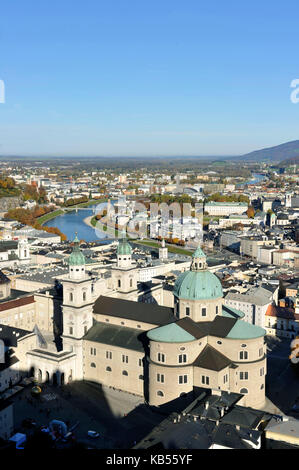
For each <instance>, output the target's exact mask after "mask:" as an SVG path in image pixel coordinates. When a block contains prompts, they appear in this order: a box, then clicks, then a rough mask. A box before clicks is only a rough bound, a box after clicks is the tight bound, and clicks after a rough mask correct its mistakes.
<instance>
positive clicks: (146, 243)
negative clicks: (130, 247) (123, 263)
mask: <svg viewBox="0 0 299 470" xmlns="http://www.w3.org/2000/svg"><path fill="white" fill-rule="evenodd" d="M83 222H84V223H85V224H86V225H88V226H89V227H92V228H95V225H96V222H97V221H96V218H95V216H89V217H86V218H85V219H84V220H83ZM101 230H102V231H104V232H105V231H107V228H106V227H105V226H103V228H102V229H101ZM119 233H120V232H118V231H117V230H115V234H116V236H117V235H118V234H119ZM127 238H128V240H132V242H134V243H136V244H138V245H143V246H150V247H153V248H160V247H161V244H160V243H158V242H155V241H152V240H136V239H134V238H130V236H127ZM166 246H167V248H168V251H169V253H175V254H179V255H186V256H192V253H193V251H190V250H185V249H184V248H180V247H177V246H173V245H169V244H167V245H166Z"/></svg>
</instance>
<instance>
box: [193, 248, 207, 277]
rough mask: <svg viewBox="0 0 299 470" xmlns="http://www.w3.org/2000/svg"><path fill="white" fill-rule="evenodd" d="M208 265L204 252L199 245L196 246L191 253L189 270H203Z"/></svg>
mask: <svg viewBox="0 0 299 470" xmlns="http://www.w3.org/2000/svg"><path fill="white" fill-rule="evenodd" d="M207 267H208V265H207V257H206V255H205V253H204V252H203V251H202V249H201V247H200V245H198V247H197V248H196V250H195V251H194V253H193V255H192V262H191V266H190V270H191V271H204V270H206V269H207Z"/></svg>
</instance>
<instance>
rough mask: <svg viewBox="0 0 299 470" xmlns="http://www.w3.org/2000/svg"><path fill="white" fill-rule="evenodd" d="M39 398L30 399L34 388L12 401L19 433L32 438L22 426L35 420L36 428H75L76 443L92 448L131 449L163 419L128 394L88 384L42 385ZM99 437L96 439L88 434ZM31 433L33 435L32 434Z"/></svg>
mask: <svg viewBox="0 0 299 470" xmlns="http://www.w3.org/2000/svg"><path fill="white" fill-rule="evenodd" d="M41 387H42V393H41V396H40V397H39V398H34V397H32V396H31V388H32V385H31V386H30V385H29V386H27V387H26V388H24V390H22V391H21V392H19V393H18V394H17V395H15V396H14V397H12V401H13V402H14V423H15V431H16V432H25V433H26V434H28V433H29V434H30V431H29V430H28V429H25V428H24V427H23V426H22V422H23V420H24V419H26V418H32V419H33V420H34V421H36V423H37V426H36V427H40V426H43V425H44V426H48V425H49V422H50V421H51V420H53V419H57V420H62V421H64V422H65V423H66V425H67V427H68V429H70V428H72V427H75V430H74V435H75V437H76V440H77V442H79V443H81V444H83V445H84V446H86V447H89V448H96V449H113V448H130V447H132V446H133V445H134V442H135V441H136V442H137V441H138V440H140V439H141V438H142V437H143V436H144V435H145V434H147V432H149V431H150V430H151V429H152V427H153V426H155V425H157V424H158V423H159V422H160V421H161V420H162V419H163V417H162V416H160V415H157V414H156V413H153V412H152V411H151V410H150V409H149V408H148V407H146V406H145V405H144V404H143V399H142V398H141V397H137V396H135V395H131V394H129V393H125V392H122V391H119V390H114V389H110V388H102V387H100V386H99V385H96V384H91V383H88V382H73V383H71V384H68V385H65V386H63V387H57V386H53V385H49V384H42V386H41ZM89 430H93V431H96V432H99V433H100V436H99V437H98V438H96V439H92V438H89V437H88V435H87V432H88V431H89ZM31 432H32V431H31Z"/></svg>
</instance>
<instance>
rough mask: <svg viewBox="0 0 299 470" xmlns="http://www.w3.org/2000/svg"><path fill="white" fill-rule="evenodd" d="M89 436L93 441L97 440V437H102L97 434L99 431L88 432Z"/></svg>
mask: <svg viewBox="0 0 299 470" xmlns="http://www.w3.org/2000/svg"><path fill="white" fill-rule="evenodd" d="M87 435H88V437H92V438H93V439H95V438H96V437H99V436H100V433H99V432H97V431H88V432H87Z"/></svg>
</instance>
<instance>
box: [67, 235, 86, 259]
mask: <svg viewBox="0 0 299 470" xmlns="http://www.w3.org/2000/svg"><path fill="white" fill-rule="evenodd" d="M77 235H78V233H77V232H76V233H75V238H74V240H73V243H74V247H73V251H72V253H71V254H70V256H69V265H72V266H77V265H79V266H82V265H85V257H84V255H83V253H82V251H81V250H80V241H79V239H78V236H77Z"/></svg>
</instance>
